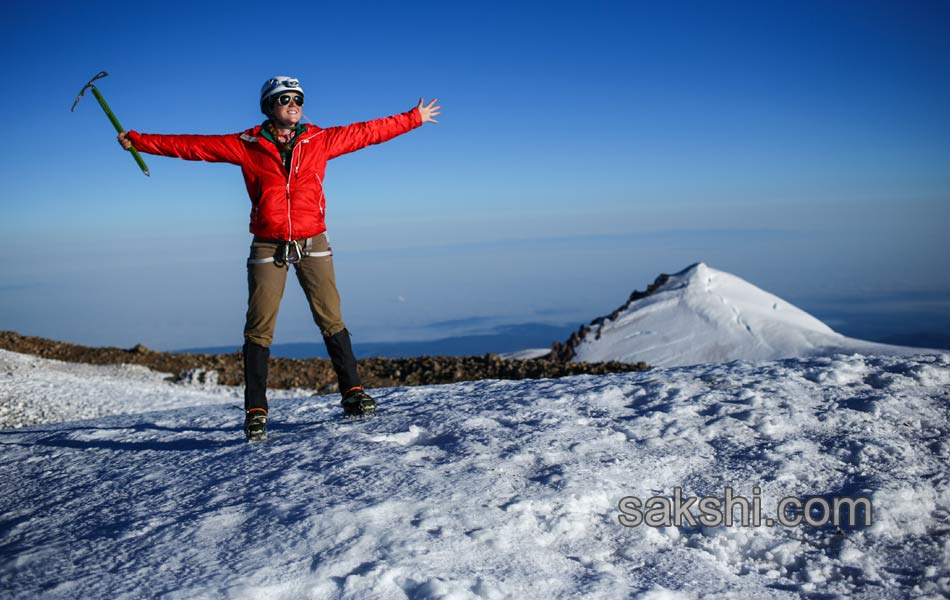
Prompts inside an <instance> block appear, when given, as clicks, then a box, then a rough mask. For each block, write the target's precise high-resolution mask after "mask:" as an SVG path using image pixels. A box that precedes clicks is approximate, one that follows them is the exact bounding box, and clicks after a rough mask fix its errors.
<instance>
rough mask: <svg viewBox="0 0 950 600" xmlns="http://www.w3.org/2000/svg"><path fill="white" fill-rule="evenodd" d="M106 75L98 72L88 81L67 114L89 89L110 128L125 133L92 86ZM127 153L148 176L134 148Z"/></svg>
mask: <svg viewBox="0 0 950 600" xmlns="http://www.w3.org/2000/svg"><path fill="white" fill-rule="evenodd" d="M107 75H108V73H106V72H105V71H99V74H98V75H96V76H95V77H93V78H92V79H90V80H89V83H87V84H86V85H84V86H83V88H82V89H81V90H80V91H79V95H78V96H76V101H75V102H73V107H72V108H71V109H69V112H73V111H75V110H76V105H77V104H79V99H80V98H82V95H83V94H85V93H86V90H88V89H91V90H92V95H93V96H95V97H96V100H98V101H99V106H101V107H102V110H104V111H105V113H106V116H107V117H109V120H110V121H112V126H113V127H115V130H116V131H117V132H118V133H122V132H123V131H125V130H124V129H122V125H120V124H119V120H118V119H116V118H115V115H114V114H112V109H111V108H109V105H108V104H106V100H105V98H103V97H102V94H100V93H99V90H98V89H97V88H96V86H95V85H94V84H93V81H95V80H97V79H101V78H102V77H105V76H107ZM129 152H131V153H132V158H134V159H135V162H136V163H138V165H139V168H140V169H142V172H143V173H145V174H146V175H148V174H149V172H148V165H146V164H145V161H144V160H142V155H141V154H139V151H138V150H136V149H135V146H132V147H131V148H129Z"/></svg>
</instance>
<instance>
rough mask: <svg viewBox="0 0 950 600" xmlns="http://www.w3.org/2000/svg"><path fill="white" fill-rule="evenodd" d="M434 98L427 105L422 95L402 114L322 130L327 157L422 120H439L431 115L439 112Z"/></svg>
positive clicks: (376, 140)
mask: <svg viewBox="0 0 950 600" xmlns="http://www.w3.org/2000/svg"><path fill="white" fill-rule="evenodd" d="M435 102H436V101H435V100H433V101H432V102H430V103H429V105H428V106H424V105H423V101H422V98H419V105H418V106H416V107H415V108H413V109H412V110H409V111H406V112H404V113H402V114H398V115H393V116H391V117H383V118H382V119H374V120H372V121H365V122H362V123H353V124H352V125H346V126H343V127H330V128H329V129H326V130H324V131H325V133H326V135H325V139H326V144H327V154H328V157H327V158H336V157H337V156H340V155H341V154H346V153H347V152H354V151H356V150H359V149H360V148H365V147H366V146H370V145H372V144H381V143H383V142H385V141H388V140H391V139H393V138H394V137H396V136H398V135H402V134H404V133H406V132H407V131H411V130H413V129H415V128H416V127H419V126H421V125H422V124H423V123H430V122H431V123H438V121H436V120H435V119H433V118H432V117H434V116H437V115H438V114H439V108H440V107H438V106H434V104H435Z"/></svg>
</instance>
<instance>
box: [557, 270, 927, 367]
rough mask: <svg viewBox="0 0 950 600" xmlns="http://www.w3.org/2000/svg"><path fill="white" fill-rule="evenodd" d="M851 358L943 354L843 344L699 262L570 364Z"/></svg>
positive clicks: (591, 337) (598, 331) (589, 341)
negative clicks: (838, 354) (871, 355)
mask: <svg viewBox="0 0 950 600" xmlns="http://www.w3.org/2000/svg"><path fill="white" fill-rule="evenodd" d="M855 352H856V353H861V354H875V355H893V354H898V355H900V354H903V355H906V354H919V353H921V352H930V353H939V352H940V351H939V350H927V349H922V348H907V347H902V346H891V345H887V344H878V343H874V342H866V341H862V340H856V339H853V338H848V337H845V336H843V335H841V334H839V333H835V332H834V331H833V330H832V329H831V328H830V327H828V326H827V325H825V324H824V323H822V322H821V321H819V320H818V319H816V318H815V317H813V316H811V315H809V314H808V313H806V312H804V311H803V310H801V309H799V308H796V307H795V306H792V305H791V304H789V303H788V302H786V301H784V300H782V299H781V298H779V297H778V296H774V295H772V294H770V293H768V292H766V291H764V290H762V289H760V288H758V287H756V286H754V285H752V284H751V283H749V282H747V281H744V280H743V279H740V278H739V277H736V276H735V275H731V274H729V273H726V272H724V271H718V270H716V269H713V268H711V267H708V266H706V265H705V264H704V263H697V264H695V265H692V266H690V267H688V268H686V269H684V270H683V271H680V272H679V273H676V274H675V275H671V276H670V277H669V280H668V281H666V283H664V284H662V285H661V286H659V287H658V288H657V289H656V290H655V291H654V292H653V293H652V294H650V295H648V296H646V297H645V298H640V299H639V300H634V301H633V302H630V303H629V304H628V305H627V306H626V307H624V308H623V309H622V310H621V311H619V314H618V315H617V317H616V318H615V319H605V320H604V321H603V322H602V323H601V324H599V325H594V326H593V327H592V328H591V331H589V332H588V333H587V334H586V335H585V336H584V338H583V340H582V341H581V343H580V344H579V345H578V346H577V348H576V349H575V356H574V360H577V361H591V362H597V361H607V360H619V361H622V362H630V363H633V362H638V361H644V362H646V363H648V364H650V365H654V366H662V367H673V366H685V365H693V364H700V363H712V362H727V361H730V360H777V359H782V358H804V357H810V356H830V355H833V354H837V353H846V354H850V353H855Z"/></svg>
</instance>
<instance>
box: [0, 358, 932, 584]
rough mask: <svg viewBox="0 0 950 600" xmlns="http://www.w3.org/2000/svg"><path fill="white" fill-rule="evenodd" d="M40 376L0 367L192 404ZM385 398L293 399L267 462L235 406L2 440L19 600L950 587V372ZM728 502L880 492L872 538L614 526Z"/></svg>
mask: <svg viewBox="0 0 950 600" xmlns="http://www.w3.org/2000/svg"><path fill="white" fill-rule="evenodd" d="M7 359H8V360H9V357H7ZM31 360H34V361H38V362H32V363H31V364H33V367H32V368H30V369H26V368H22V369H7V368H4V369H3V370H2V372H0V374H2V376H3V385H4V388H3V389H4V390H5V391H4V394H5V396H4V398H9V397H17V396H20V397H24V396H25V395H27V394H33V393H36V387H35V383H34V382H35V381H37V380H42V381H45V382H46V383H45V387H46V389H45V392H44V393H46V394H47V395H48V396H49V397H55V398H61V399H65V398H67V397H69V396H70V395H72V396H73V398H74V399H75V401H76V402H77V403H79V404H91V403H94V402H95V401H96V398H98V397H107V398H111V399H114V400H115V401H116V402H117V403H121V402H128V403H130V405H135V406H139V404H137V403H140V402H141V400H142V399H143V398H147V397H153V396H156V395H161V394H167V398H169V399H172V398H174V397H175V395H176V394H181V395H182V397H183V399H184V401H185V402H186V403H187V402H190V401H191V400H192V399H193V397H191V396H189V393H191V392H189V391H188V390H183V389H182V388H181V387H180V386H176V385H174V384H170V383H167V382H156V381H151V380H149V379H148V378H145V377H143V376H142V374H141V373H137V372H135V373H132V374H131V376H129V377H127V378H126V379H125V381H124V383H123V382H122V381H121V377H120V375H117V374H113V375H114V376H113V379H111V380H109V381H105V382H103V383H102V387H101V388H100V387H99V383H98V382H97V381H96V380H87V381H82V380H81V379H69V378H62V377H60V376H59V375H57V374H56V373H57V369H59V370H62V369H61V368H59V367H55V365H54V366H50V364H47V363H52V362H53V361H45V362H44V361H40V360H39V359H31ZM161 386H165V388H167V389H165V390H164V391H163V390H159V389H158V388H160V387H161ZM21 392H22V393H21ZM100 392H102V393H100ZM377 392H378V394H377V396H378V397H379V400H380V411H381V414H380V416H378V417H377V418H375V419H371V420H367V421H363V422H343V421H341V420H340V419H339V418H338V412H339V408H338V406H337V405H336V399H335V398H334V397H332V396H326V397H316V398H315V397H310V396H306V395H303V396H296V397H294V396H291V397H286V398H280V399H277V400H275V401H273V402H272V415H271V417H272V418H271V430H272V433H273V437H272V439H270V440H269V441H267V442H264V443H260V444H253V445H248V444H247V443H245V442H244V441H243V439H242V437H241V434H240V432H239V425H240V420H241V417H242V414H241V411H240V410H238V409H236V408H235V406H236V405H237V403H238V399H237V398H236V390H235V389H233V388H220V389H212V388H209V389H206V390H204V391H202V392H201V393H202V394H205V395H206V396H205V398H206V399H207V400H208V401H209V402H210V403H209V404H206V405H204V406H187V407H183V408H176V409H165V410H158V411H154V412H140V413H136V414H129V415H114V416H108V417H103V418H97V419H92V420H85V421H75V422H69V423H59V424H45V425H38V426H32V427H27V428H20V429H6V430H0V458H2V460H0V480H2V481H3V485H2V486H0V559H2V560H0V589H2V590H3V594H2V595H3V597H5V598H18V599H19V598H39V597H42V598H152V597H156V598H157V597H161V598H238V599H240V598H268V599H283V598H286V599H301V598H315V599H323V598H353V599H364V598H393V599H397V598H398V599H405V598H414V599H426V598H443V599H470V598H490V599H500V598H518V599H539V600H540V599H544V600H550V599H554V598H594V599H606V598H637V597H640V598H692V599H696V598H799V597H801V596H806V597H815V598H835V597H845V596H848V597H859V598H904V597H910V596H915V597H931V598H937V597H940V596H941V595H942V596H946V595H947V594H950V539H948V530H950V469H948V466H947V465H948V464H950V395H948V394H950V356H948V355H938V356H917V357H869V356H860V355H851V356H843V355H842V356H836V357H819V358H812V359H796V360H785V361H780V362H766V363H759V364H750V363H743V362H735V363H729V364H718V365H703V366H696V367H690V368H675V369H656V370H653V371H649V372H636V373H626V374H615V375H606V376H578V377H571V378H564V379H559V380H537V381H481V382H472V383H460V384H453V385H443V386H429V387H416V388H396V389H385V390H377ZM78 396H82V397H81V398H80V397H78ZM64 402H65V400H64ZM727 485H731V486H734V488H735V489H736V492H737V493H744V494H750V493H751V490H752V488H753V486H758V487H760V488H761V498H762V504H763V507H765V509H766V512H767V513H768V512H770V511H769V507H773V506H774V505H775V504H776V502H777V500H778V499H779V498H781V497H784V496H787V495H798V496H821V497H829V496H832V495H847V496H865V497H868V498H870V499H871V501H872V502H873V516H874V523H873V524H872V525H871V526H868V527H865V526H858V527H854V528H852V527H843V528H842V529H841V530H837V529H835V528H834V527H831V526H827V527H809V526H802V527H797V528H784V527H773V528H769V527H765V526H760V527H738V526H737V527H702V526H683V527H665V528H650V527H647V526H643V525H641V526H639V527H623V526H621V525H620V523H619V520H618V517H619V516H620V514H621V513H620V512H619V509H618V502H619V501H620V499H621V498H623V497H625V496H638V497H640V498H644V499H645V498H647V497H649V496H654V495H660V496H670V495H671V494H672V493H673V488H674V487H677V486H682V487H683V488H684V494H687V495H714V496H715V495H721V494H722V493H723V489H724V487H725V486H727Z"/></svg>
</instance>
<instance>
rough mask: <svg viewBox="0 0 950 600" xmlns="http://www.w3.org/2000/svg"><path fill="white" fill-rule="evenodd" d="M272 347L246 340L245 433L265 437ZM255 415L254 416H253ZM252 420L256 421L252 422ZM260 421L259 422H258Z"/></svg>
mask: <svg viewBox="0 0 950 600" xmlns="http://www.w3.org/2000/svg"><path fill="white" fill-rule="evenodd" d="M269 358H270V348H265V347H264V346H261V345H259V344H255V343H254V342H244V412H245V413H246V417H245V419H244V435H246V436H247V439H248V440H252V439H263V438H264V437H265V434H264V427H265V423H267V361H268V359H269ZM252 417H253V418H252ZM252 421H254V422H253V423H252ZM257 421H259V422H257ZM252 434H253V435H252Z"/></svg>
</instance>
